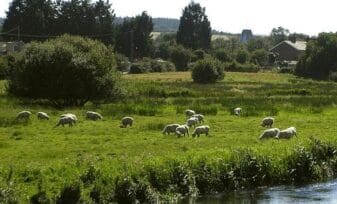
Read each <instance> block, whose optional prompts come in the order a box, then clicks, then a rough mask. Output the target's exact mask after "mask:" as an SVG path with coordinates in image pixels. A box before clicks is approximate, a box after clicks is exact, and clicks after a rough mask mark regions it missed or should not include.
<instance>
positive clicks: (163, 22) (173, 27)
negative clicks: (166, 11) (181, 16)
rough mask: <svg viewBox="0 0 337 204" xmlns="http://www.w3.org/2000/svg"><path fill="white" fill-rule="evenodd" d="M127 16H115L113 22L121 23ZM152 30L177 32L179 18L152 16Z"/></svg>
mask: <svg viewBox="0 0 337 204" xmlns="http://www.w3.org/2000/svg"><path fill="white" fill-rule="evenodd" d="M128 18H129V17H116V18H115V23H116V24H121V23H123V21H124V20H125V19H128ZM152 22H153V24H154V26H153V32H177V30H178V27H179V20H178V19H173V18H152Z"/></svg>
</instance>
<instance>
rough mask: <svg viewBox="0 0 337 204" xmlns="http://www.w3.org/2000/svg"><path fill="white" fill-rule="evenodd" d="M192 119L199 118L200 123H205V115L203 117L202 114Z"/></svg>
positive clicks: (195, 115)
mask: <svg viewBox="0 0 337 204" xmlns="http://www.w3.org/2000/svg"><path fill="white" fill-rule="evenodd" d="M192 117H194V118H198V121H199V123H201V122H205V121H204V118H205V117H204V115H202V114H194V115H193V116H192Z"/></svg>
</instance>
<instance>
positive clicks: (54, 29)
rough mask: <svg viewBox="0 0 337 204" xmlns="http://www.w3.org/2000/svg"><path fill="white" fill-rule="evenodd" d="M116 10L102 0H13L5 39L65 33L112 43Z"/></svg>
mask: <svg viewBox="0 0 337 204" xmlns="http://www.w3.org/2000/svg"><path fill="white" fill-rule="evenodd" d="M114 17H115V15H114V11H113V10H112V9H111V5H110V4H108V3H105V1H104V0H99V1H97V2H95V3H91V1H90V0H70V1H66V0H56V1H52V0H13V2H12V3H11V4H10V7H9V11H8V12H7V18H6V19H5V22H4V26H3V30H2V32H5V33H6V32H9V34H8V35H4V38H5V40H13V39H18V38H19V36H18V35H17V34H18V33H19V32H18V31H20V33H21V37H20V38H21V39H22V40H24V41H31V40H39V39H41V40H45V39H46V38H48V37H49V36H58V35H62V34H65V33H68V34H73V35H82V36H87V37H91V38H95V39H99V40H101V41H103V42H104V43H106V44H112V43H113V39H114V36H113V33H114V32H113V31H114V27H113V21H114Z"/></svg>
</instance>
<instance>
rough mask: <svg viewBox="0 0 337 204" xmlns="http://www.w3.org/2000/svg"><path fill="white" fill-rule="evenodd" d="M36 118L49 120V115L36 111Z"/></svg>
mask: <svg viewBox="0 0 337 204" xmlns="http://www.w3.org/2000/svg"><path fill="white" fill-rule="evenodd" d="M37 119H38V120H49V116H48V114H47V113H45V112H38V113H37Z"/></svg>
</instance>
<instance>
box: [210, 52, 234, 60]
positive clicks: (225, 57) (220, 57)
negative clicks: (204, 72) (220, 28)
mask: <svg viewBox="0 0 337 204" xmlns="http://www.w3.org/2000/svg"><path fill="white" fill-rule="evenodd" d="M214 57H215V58H216V59H218V60H220V61H221V62H230V61H231V60H232V59H231V56H230V54H229V52H228V51H227V50H225V49H217V50H216V51H215V52H214Z"/></svg>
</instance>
